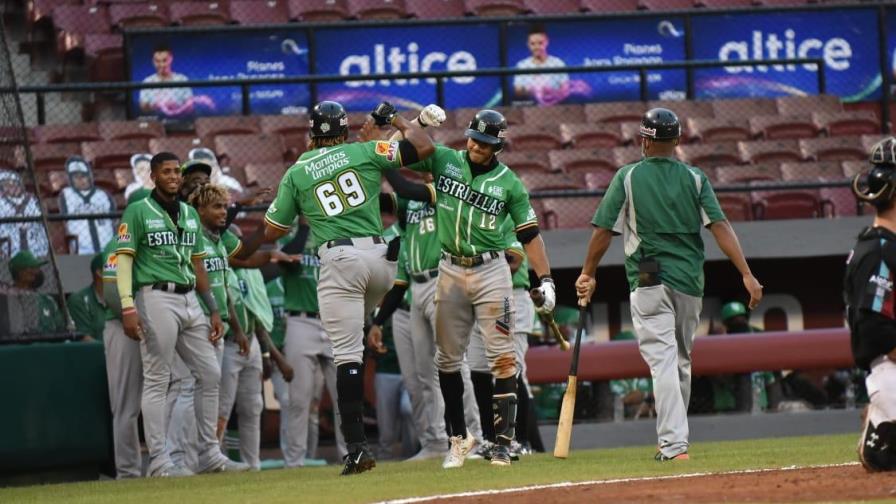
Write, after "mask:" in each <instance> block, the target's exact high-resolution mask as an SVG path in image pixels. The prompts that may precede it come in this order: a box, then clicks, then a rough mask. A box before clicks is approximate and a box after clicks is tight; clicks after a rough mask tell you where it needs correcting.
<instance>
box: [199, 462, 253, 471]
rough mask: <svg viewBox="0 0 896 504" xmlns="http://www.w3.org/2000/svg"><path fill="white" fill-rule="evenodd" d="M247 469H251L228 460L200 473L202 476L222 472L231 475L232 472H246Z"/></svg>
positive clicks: (240, 463)
mask: <svg viewBox="0 0 896 504" xmlns="http://www.w3.org/2000/svg"><path fill="white" fill-rule="evenodd" d="M249 469H252V468H251V467H250V466H249V464H245V463H243V462H234V461H233V460H230V459H224V461H223V462H221V463H220V464H218V465H216V466H212V467H210V468H209V469H206V470H205V471H201V472H202V474H209V473H223V472H227V473H233V472H246V471H248V470H249Z"/></svg>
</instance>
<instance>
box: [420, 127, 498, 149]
mask: <svg viewBox="0 0 896 504" xmlns="http://www.w3.org/2000/svg"><path fill="white" fill-rule="evenodd" d="M432 139H433V141H435V142H436V143H437V144H442V145H444V146H446V147H450V148H452V149H466V148H467V137H465V136H464V132H463V130H457V129H453V130H443V129H437V130H435V131H433V132H432ZM507 154H509V153H507Z"/></svg>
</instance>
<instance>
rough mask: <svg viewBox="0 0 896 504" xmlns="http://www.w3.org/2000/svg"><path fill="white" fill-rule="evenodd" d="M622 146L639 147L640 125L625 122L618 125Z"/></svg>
mask: <svg viewBox="0 0 896 504" xmlns="http://www.w3.org/2000/svg"><path fill="white" fill-rule="evenodd" d="M619 131H620V134H621V135H622V143H623V144H624V145H641V123H639V122H625V123H620V124H619Z"/></svg>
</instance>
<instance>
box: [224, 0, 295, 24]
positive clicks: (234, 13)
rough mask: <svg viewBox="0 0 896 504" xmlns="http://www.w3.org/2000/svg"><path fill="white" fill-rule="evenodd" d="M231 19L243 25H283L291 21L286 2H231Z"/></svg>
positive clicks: (240, 0) (236, 0) (232, 0)
mask: <svg viewBox="0 0 896 504" xmlns="http://www.w3.org/2000/svg"><path fill="white" fill-rule="evenodd" d="M230 19H233V20H234V21H236V22H237V23H239V24H241V25H253V24H283V23H286V22H288V21H289V8H288V7H287V5H286V0H262V1H259V0H231V2H230Z"/></svg>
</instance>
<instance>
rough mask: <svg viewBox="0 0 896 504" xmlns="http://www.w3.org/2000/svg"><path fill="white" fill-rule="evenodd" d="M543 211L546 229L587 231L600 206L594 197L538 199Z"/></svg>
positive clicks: (598, 200)
mask: <svg viewBox="0 0 896 504" xmlns="http://www.w3.org/2000/svg"><path fill="white" fill-rule="evenodd" d="M538 200H539V201H540V202H541V206H542V208H543V209H544V222H545V227H546V228H547V229H587V228H590V227H591V220H592V219H594V212H595V211H596V210H597V206H598V205H599V204H600V198H598V197H595V196H579V197H565V198H538Z"/></svg>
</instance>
